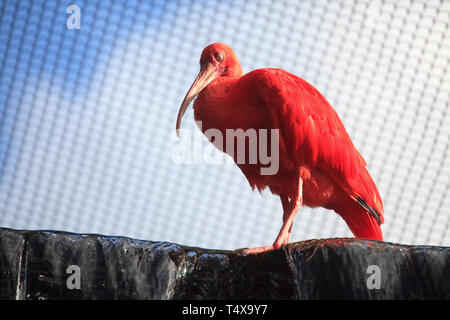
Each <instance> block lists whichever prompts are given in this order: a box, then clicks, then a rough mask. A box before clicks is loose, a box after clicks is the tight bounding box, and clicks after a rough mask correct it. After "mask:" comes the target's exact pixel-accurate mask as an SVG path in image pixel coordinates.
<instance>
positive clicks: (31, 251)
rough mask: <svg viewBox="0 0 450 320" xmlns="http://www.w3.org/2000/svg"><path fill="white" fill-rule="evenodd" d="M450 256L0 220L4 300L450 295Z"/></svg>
mask: <svg viewBox="0 0 450 320" xmlns="http://www.w3.org/2000/svg"><path fill="white" fill-rule="evenodd" d="M449 258H450V248H447V247H436V246H407V245H399V244H392V243H386V242H379V241H372V240H357V239H324V240H310V241H303V242H297V243H292V244H290V245H289V246H287V247H284V248H282V249H280V250H274V251H269V252H266V253H263V254H260V255H249V256H246V255H243V254H242V251H240V250H236V251H220V250H206V249H200V248H191V247H185V246H180V245H177V244H172V243H166V242H151V241H141V240H134V239H130V238H123V237H109V236H102V235H80V234H72V233H65V232H56V231H16V230H11V229H0V299H449V298H450V282H449V280H448V279H450V264H449ZM70 266H73V267H70ZM71 268H72V269H71ZM73 268H75V269H76V270H75V271H74V269H73ZM77 268H78V269H77ZM78 271H79V273H78V275H79V278H76V276H77V272H78ZM378 274H379V282H377V278H376V276H377V275H378ZM77 279H79V280H80V281H79V289H78V288H77V286H76V283H77Z"/></svg>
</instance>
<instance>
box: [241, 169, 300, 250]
mask: <svg viewBox="0 0 450 320" xmlns="http://www.w3.org/2000/svg"><path fill="white" fill-rule="evenodd" d="M302 194H303V180H302V178H301V177H300V175H299V177H298V188H297V195H296V196H295V198H294V199H292V200H291V201H290V202H289V206H288V207H289V210H287V211H286V212H285V213H284V214H283V226H282V227H281V230H280V232H279V233H278V237H277V239H276V240H275V242H274V243H273V245H271V246H266V247H260V248H254V249H247V250H245V251H244V252H245V253H247V254H255V253H261V252H265V251H268V250H273V249H278V248H279V247H281V246H282V245H283V244H287V243H288V242H289V234H290V230H291V228H292V224H293V222H294V218H295V216H296V214H297V212H298V209H299V208H300V207H301V205H302V203H303V197H302ZM281 201H282V204H283V208H284V207H285V204H284V202H285V200H283V199H282V200H281ZM286 213H287V214H286Z"/></svg>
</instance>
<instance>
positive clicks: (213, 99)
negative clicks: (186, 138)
mask: <svg viewBox="0 0 450 320" xmlns="http://www.w3.org/2000/svg"><path fill="white" fill-rule="evenodd" d="M219 55H220V56H219ZM220 58H222V59H220ZM200 63H201V68H202V69H201V73H200V74H199V77H197V79H196V82H195V83H194V85H193V86H192V87H191V90H190V91H189V93H188V94H187V95H186V98H185V101H184V102H183V104H182V107H181V108H180V113H179V117H178V121H177V128H178V127H179V121H180V120H181V117H182V115H183V114H184V111H185V110H186V108H187V105H188V104H189V103H190V101H192V99H193V98H194V97H195V95H197V94H198V98H197V99H196V101H195V103H194V117H195V119H196V120H198V121H201V122H202V130H203V131H204V132H205V131H206V130H208V129H211V128H215V129H219V130H220V131H221V132H222V133H223V136H225V134H226V129H239V128H240V129H243V130H247V129H250V128H251V129H256V130H258V129H268V130H270V129H279V170H278V172H277V173H276V174H274V175H261V171H260V169H261V167H264V166H265V165H264V164H262V163H260V162H259V161H258V162H257V163H256V164H249V163H248V162H246V163H244V164H239V163H238V164H237V165H238V166H239V168H240V169H241V170H242V172H243V173H244V175H245V176H246V178H247V180H248V182H249V183H250V185H251V186H252V188H255V187H256V188H257V189H258V190H263V189H264V188H266V187H268V188H269V189H270V190H271V192H272V193H274V194H277V195H280V197H281V200H282V203H283V208H284V211H285V212H284V216H283V221H284V225H283V228H282V230H281V231H280V234H279V236H278V238H277V241H275V243H274V245H273V246H270V247H263V248H260V249H255V250H253V251H252V250H249V251H248V252H249V253H256V252H261V251H265V250H267V249H273V248H277V247H279V246H280V245H281V244H284V243H286V242H287V241H288V240H289V233H287V232H288V231H287V230H288V229H289V232H290V228H291V226H292V221H293V218H294V216H295V214H296V210H298V207H299V206H300V205H301V204H303V205H306V206H309V207H325V208H328V209H332V210H334V211H336V212H337V213H338V214H339V215H340V216H341V217H342V218H343V219H344V220H345V222H346V223H347V225H348V226H349V228H350V230H351V231H352V232H353V234H354V235H355V236H356V237H358V238H370V239H375V240H382V239H383V236H382V233H381V229H380V224H381V223H383V222H384V219H383V204H382V201H381V197H380V195H379V193H378V190H377V187H376V185H375V183H374V182H373V180H372V178H371V176H370V174H369V172H368V170H367V166H366V162H365V161H364V159H363V157H362V156H361V155H360V153H359V152H358V151H357V150H356V148H355V147H354V145H353V143H352V141H351V139H350V137H349V135H348V133H347V131H346V130H345V128H344V125H343V124H342V121H341V120H340V118H339V116H338V115H337V113H336V112H335V110H334V109H333V108H332V107H331V105H330V104H329V103H328V102H327V100H326V99H325V98H324V97H323V96H322V95H321V94H320V93H319V91H318V90H317V89H315V88H314V87H313V86H312V85H311V84H309V83H308V82H306V81H305V80H303V79H301V78H299V77H297V76H295V75H293V74H291V73H289V72H286V71H284V70H281V69H259V70H254V71H252V72H249V73H247V74H245V75H242V71H241V67H240V64H239V60H238V59H237V57H236V55H235V54H234V52H233V50H232V49H231V48H230V47H228V46H227V45H224V44H220V43H219V44H212V45H210V46H208V47H206V48H205V49H204V51H203V53H202V57H201V60H200ZM211 73H212V75H211ZM202 79H203V80H204V81H203V82H202ZM205 79H206V80H205ZM198 81H199V83H198ZM196 90H197V91H196ZM258 139H259V137H258ZM268 139H269V138H268ZM268 139H267V140H268ZM258 143H259V141H258ZM267 143H269V141H267ZM258 145H259V144H258ZM246 147H247V149H248V145H246ZM221 150H222V151H224V152H227V153H228V154H230V155H234V158H235V161H236V152H235V150H227V149H226V146H223V147H222V148H221ZM233 152H234V153H233ZM286 199H287V200H286ZM296 204H297V205H296ZM294 211H295V212H294ZM289 216H290V217H291V218H290V219H289V221H288V217H289ZM286 224H290V225H286Z"/></svg>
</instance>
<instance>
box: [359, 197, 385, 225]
mask: <svg viewBox="0 0 450 320" xmlns="http://www.w3.org/2000/svg"><path fill="white" fill-rule="evenodd" d="M356 201H357V202H358V203H359V204H360V205H361V206H362V207H363V208H364V209H366V210H367V212H369V213H370V215H371V216H372V217H374V218H375V220H377V222H378V224H379V225H381V218H380V214H379V213H378V212H377V211H376V210H375V209H374V208H372V207H371V206H369V205H368V204H367V202H366V201H365V200H364V199H363V198H360V197H357V198H356Z"/></svg>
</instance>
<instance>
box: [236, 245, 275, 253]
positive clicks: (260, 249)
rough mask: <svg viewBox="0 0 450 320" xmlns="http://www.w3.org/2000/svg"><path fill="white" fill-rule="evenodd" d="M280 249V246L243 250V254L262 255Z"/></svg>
mask: <svg viewBox="0 0 450 320" xmlns="http://www.w3.org/2000/svg"><path fill="white" fill-rule="evenodd" d="M278 248H280V245H275V244H274V245H273V246H265V247H259V248H253V249H245V250H244V253H245V254H257V253H263V252H266V251H270V250H276V249H278Z"/></svg>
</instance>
